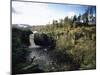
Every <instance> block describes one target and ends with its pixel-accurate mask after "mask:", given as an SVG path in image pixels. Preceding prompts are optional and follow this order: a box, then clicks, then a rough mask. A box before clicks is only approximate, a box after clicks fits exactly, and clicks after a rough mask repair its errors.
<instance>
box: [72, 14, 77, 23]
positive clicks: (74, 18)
mask: <svg viewBox="0 0 100 75" xmlns="http://www.w3.org/2000/svg"><path fill="white" fill-rule="evenodd" d="M76 20H77V17H76V15H74V17H73V23H74V22H75V21H76Z"/></svg>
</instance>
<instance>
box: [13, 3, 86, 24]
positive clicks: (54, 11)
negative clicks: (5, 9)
mask: <svg viewBox="0 0 100 75" xmlns="http://www.w3.org/2000/svg"><path fill="white" fill-rule="evenodd" d="M87 7H88V6H82V5H68V4H50V3H34V2H18V1H12V24H29V25H45V24H48V23H51V22H52V20H59V19H63V18H64V17H66V16H68V17H69V18H71V17H72V16H73V15H79V14H83V13H84V12H85V10H86V9H87Z"/></svg>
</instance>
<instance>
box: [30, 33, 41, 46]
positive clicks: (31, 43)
mask: <svg viewBox="0 0 100 75" xmlns="http://www.w3.org/2000/svg"><path fill="white" fill-rule="evenodd" d="M29 39H30V47H29V48H36V47H39V46H38V45H36V44H35V42H34V33H33V34H30V36H29Z"/></svg>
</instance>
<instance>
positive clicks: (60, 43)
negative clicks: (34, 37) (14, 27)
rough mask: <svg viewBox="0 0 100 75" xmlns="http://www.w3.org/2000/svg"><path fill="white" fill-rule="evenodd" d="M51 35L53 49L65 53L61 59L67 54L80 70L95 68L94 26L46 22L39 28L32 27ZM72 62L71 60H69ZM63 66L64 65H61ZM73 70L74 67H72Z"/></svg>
mask: <svg viewBox="0 0 100 75" xmlns="http://www.w3.org/2000/svg"><path fill="white" fill-rule="evenodd" d="M34 30H37V31H39V32H41V33H45V34H47V35H48V36H52V37H53V38H54V39H55V40H56V47H55V49H54V50H55V51H56V52H58V53H62V55H61V56H63V55H64V54H65V56H64V57H63V58H62V59H67V60H68V61H70V58H66V56H68V55H69V57H71V59H72V60H73V62H74V64H75V63H76V64H77V65H79V66H78V68H79V69H80V70H82V69H95V68H96V26H95V25H88V24H80V25H77V27H76V26H74V24H72V22H71V23H68V22H67V23H65V24H62V25H61V24H60V23H58V24H56V25H54V24H48V25H47V26H43V27H40V29H39V28H35V29H34V28H33V31H34ZM70 63H72V62H70ZM63 66H64V65H63ZM74 70H75V69H74Z"/></svg>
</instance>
